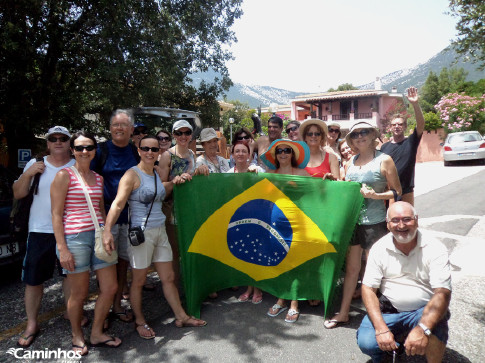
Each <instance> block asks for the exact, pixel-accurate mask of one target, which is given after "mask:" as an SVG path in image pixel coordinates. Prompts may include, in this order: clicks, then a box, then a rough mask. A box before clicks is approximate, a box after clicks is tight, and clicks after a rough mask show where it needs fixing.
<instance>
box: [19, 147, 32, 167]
mask: <svg viewBox="0 0 485 363" xmlns="http://www.w3.org/2000/svg"><path fill="white" fill-rule="evenodd" d="M30 159H32V151H31V150H30V149H18V167H19V168H22V169H23V168H24V167H25V165H27V163H28V162H29V161H30Z"/></svg>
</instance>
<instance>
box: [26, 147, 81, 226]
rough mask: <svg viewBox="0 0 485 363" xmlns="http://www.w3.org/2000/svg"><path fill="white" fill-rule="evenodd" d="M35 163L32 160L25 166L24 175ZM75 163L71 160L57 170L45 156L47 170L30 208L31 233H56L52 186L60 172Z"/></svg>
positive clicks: (42, 176) (42, 175)
mask: <svg viewBox="0 0 485 363" xmlns="http://www.w3.org/2000/svg"><path fill="white" fill-rule="evenodd" d="M35 162H36V161H35V159H32V160H30V161H29V162H28V163H27V165H25V168H24V173H25V171H26V170H27V169H28V168H30V167H31V165H32V164H34V163H35ZM74 163H75V160H74V159H71V160H70V161H69V162H68V163H67V164H65V165H63V166H60V167H58V168H56V167H55V166H53V165H52V164H51V163H49V162H48V161H47V156H44V164H45V170H44V172H43V173H42V174H41V176H40V179H39V190H38V193H37V194H34V201H33V202H32V206H31V207H30V219H29V232H39V233H54V230H53V228H52V215H51V184H52V182H53V181H54V177H55V176H56V174H57V172H58V171H59V170H61V169H64V168H68V167H70V166H72V165H74ZM32 180H33V178H32Z"/></svg>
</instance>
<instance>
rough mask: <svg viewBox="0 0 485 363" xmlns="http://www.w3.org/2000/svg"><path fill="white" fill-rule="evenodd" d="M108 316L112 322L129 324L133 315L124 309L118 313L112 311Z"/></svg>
mask: <svg viewBox="0 0 485 363" xmlns="http://www.w3.org/2000/svg"><path fill="white" fill-rule="evenodd" d="M109 315H110V318H111V319H112V320H119V321H121V322H122V323H131V322H132V321H133V319H134V317H133V314H131V312H130V311H128V310H126V309H125V310H123V311H120V312H119V313H115V312H114V311H112V312H111V313H110V314H109ZM123 317H124V318H123Z"/></svg>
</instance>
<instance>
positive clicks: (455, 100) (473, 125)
mask: <svg viewBox="0 0 485 363" xmlns="http://www.w3.org/2000/svg"><path fill="white" fill-rule="evenodd" d="M434 108H435V109H436V112H437V113H438V116H439V117H440V119H441V121H442V125H443V128H444V129H445V131H447V132H457V131H467V130H478V129H479V128H480V125H481V124H482V123H483V122H484V121H485V94H484V95H482V96H481V97H472V96H467V95H465V94H464V93H448V94H447V95H445V96H443V97H442V98H441V100H440V101H439V102H438V104H436V105H435V106H434Z"/></svg>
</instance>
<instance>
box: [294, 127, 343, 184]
mask: <svg viewBox="0 0 485 363" xmlns="http://www.w3.org/2000/svg"><path fill="white" fill-rule="evenodd" d="M300 137H301V139H302V140H303V141H305V142H306V143H307V145H308V147H309V148H310V161H309V162H308V165H307V166H306V167H305V170H306V171H307V172H308V174H310V176H313V177H316V178H323V179H331V180H337V179H339V178H340V172H339V164H338V160H337V157H336V156H335V155H334V154H331V153H328V152H326V151H325V148H324V146H325V143H326V140H327V125H326V124H325V122H323V121H322V120H319V119H308V120H305V121H303V123H302V124H301V126H300Z"/></svg>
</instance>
